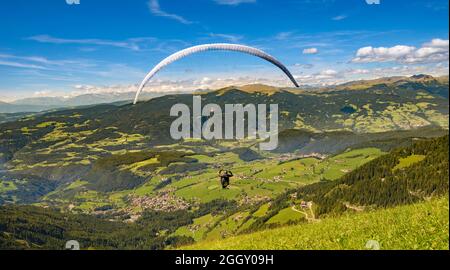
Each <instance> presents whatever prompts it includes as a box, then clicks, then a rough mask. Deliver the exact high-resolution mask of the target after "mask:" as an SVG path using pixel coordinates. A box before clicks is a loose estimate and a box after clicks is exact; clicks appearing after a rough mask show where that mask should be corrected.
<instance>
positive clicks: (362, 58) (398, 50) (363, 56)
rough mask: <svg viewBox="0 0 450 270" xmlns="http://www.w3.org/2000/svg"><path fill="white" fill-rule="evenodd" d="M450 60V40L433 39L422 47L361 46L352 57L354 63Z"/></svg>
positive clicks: (412, 62) (411, 62)
mask: <svg viewBox="0 0 450 270" xmlns="http://www.w3.org/2000/svg"><path fill="white" fill-rule="evenodd" d="M448 60H449V41H448V40H443V39H433V40H431V41H430V42H427V43H425V44H423V45H422V47H421V48H416V47H413V46H406V45H397V46H393V47H377V48H374V47H372V46H368V47H363V48H360V49H359V50H358V51H357V52H356V56H355V57H354V58H353V59H352V62H354V63H371V62H389V61H396V62H399V63H407V64H414V63H437V62H445V61H448Z"/></svg>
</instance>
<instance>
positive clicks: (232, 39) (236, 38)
mask: <svg viewBox="0 0 450 270" xmlns="http://www.w3.org/2000/svg"><path fill="white" fill-rule="evenodd" d="M209 36H210V37H212V38H220V39H224V40H227V41H230V42H238V41H239V40H241V39H243V38H244V37H243V36H240V35H232V34H220V33H210V34H209Z"/></svg>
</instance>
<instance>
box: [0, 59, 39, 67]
mask: <svg viewBox="0 0 450 270" xmlns="http://www.w3.org/2000/svg"><path fill="white" fill-rule="evenodd" d="M0 66H8V67H17V68H30V69H46V68H45V67H43V66H40V65H35V64H27V63H20V62H15V61H8V60H1V59H0Z"/></svg>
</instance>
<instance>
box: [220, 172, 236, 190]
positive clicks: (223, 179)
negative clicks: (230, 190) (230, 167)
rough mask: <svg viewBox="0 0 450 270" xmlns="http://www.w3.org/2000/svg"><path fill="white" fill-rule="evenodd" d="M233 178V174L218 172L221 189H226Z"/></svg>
mask: <svg viewBox="0 0 450 270" xmlns="http://www.w3.org/2000/svg"><path fill="white" fill-rule="evenodd" d="M232 176H233V173H232V172H231V171H226V170H220V171H219V177H220V184H222V188H227V187H228V185H229V184H230V177H232Z"/></svg>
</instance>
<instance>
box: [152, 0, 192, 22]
mask: <svg viewBox="0 0 450 270" xmlns="http://www.w3.org/2000/svg"><path fill="white" fill-rule="evenodd" d="M148 7H149V8H150V12H151V13H152V14H153V15H155V16H159V17H166V18H169V19H172V20H175V21H178V22H180V23H183V24H192V22H191V21H189V20H187V19H185V18H183V17H182V16H180V15H177V14H172V13H167V12H165V11H163V10H161V7H160V6H159V1H158V0H150V1H149V2H148Z"/></svg>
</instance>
